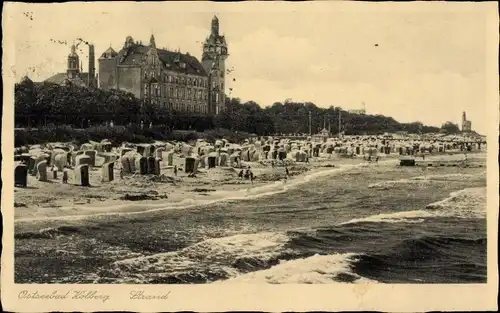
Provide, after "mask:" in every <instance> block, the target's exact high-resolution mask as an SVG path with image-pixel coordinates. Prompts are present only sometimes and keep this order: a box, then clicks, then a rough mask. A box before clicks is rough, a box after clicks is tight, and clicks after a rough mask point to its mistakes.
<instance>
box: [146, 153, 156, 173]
mask: <svg viewBox="0 0 500 313" xmlns="http://www.w3.org/2000/svg"><path fill="white" fill-rule="evenodd" d="M155 173H156V158H155V157H152V156H150V157H148V158H147V174H151V175H154V174H155Z"/></svg>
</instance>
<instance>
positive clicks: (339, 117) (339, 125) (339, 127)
mask: <svg viewBox="0 0 500 313" xmlns="http://www.w3.org/2000/svg"><path fill="white" fill-rule="evenodd" d="M341 118H342V116H341V111H340V109H339V138H340V125H341V124H340V123H341V122H340V120H341Z"/></svg>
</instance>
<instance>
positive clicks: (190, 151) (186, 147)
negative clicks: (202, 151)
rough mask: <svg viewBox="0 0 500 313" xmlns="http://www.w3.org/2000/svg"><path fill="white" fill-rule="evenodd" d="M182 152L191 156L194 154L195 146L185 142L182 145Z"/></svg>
mask: <svg viewBox="0 0 500 313" xmlns="http://www.w3.org/2000/svg"><path fill="white" fill-rule="evenodd" d="M181 153H182V155H183V156H184V157H188V156H191V154H193V147H192V146H190V145H188V144H184V145H182V148H181Z"/></svg>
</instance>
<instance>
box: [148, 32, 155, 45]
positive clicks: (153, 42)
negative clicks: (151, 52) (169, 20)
mask: <svg viewBox="0 0 500 313" xmlns="http://www.w3.org/2000/svg"><path fill="white" fill-rule="evenodd" d="M149 45H150V46H151V47H153V48H156V43H155V35H153V34H151V38H150V39H149Z"/></svg>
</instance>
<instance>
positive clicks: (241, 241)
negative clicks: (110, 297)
mask: <svg viewBox="0 0 500 313" xmlns="http://www.w3.org/2000/svg"><path fill="white" fill-rule="evenodd" d="M288 240H289V237H288V236H286V235H285V234H281V233H272V232H266V233H257V234H238V235H233V236H226V237H222V238H211V239H206V240H203V241H201V242H199V243H196V244H193V245H191V246H189V247H186V248H184V249H181V250H178V251H173V252H166V253H158V254H153V255H150V256H140V257H134V258H129V259H125V260H119V261H116V262H114V263H113V264H112V267H111V269H110V270H109V273H108V275H112V276H114V277H115V278H116V280H118V281H120V282H122V283H123V282H129V283H130V282H133V283H145V282H147V283H158V282H168V283H202V282H207V281H213V280H218V279H226V278H228V277H235V276H237V275H239V274H241V273H242V272H248V271H252V270H256V269H261V268H266V267H269V266H271V265H272V264H274V263H276V262H278V259H280V258H282V257H284V256H286V249H284V247H285V244H286V243H287V242H288Z"/></svg>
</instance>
